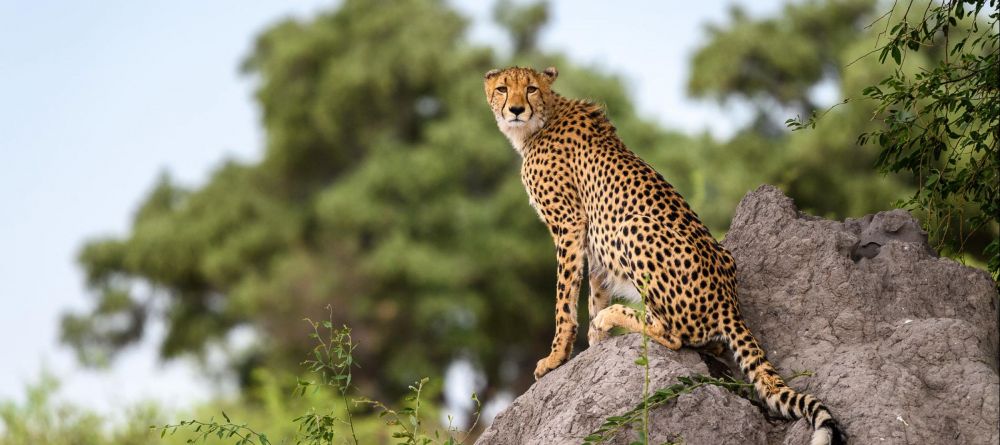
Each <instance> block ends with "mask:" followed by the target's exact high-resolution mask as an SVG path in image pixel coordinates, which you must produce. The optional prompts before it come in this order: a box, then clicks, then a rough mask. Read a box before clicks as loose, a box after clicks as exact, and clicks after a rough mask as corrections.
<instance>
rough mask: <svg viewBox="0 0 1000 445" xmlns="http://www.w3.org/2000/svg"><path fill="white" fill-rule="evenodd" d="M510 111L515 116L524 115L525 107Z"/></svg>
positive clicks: (511, 108) (513, 108)
mask: <svg viewBox="0 0 1000 445" xmlns="http://www.w3.org/2000/svg"><path fill="white" fill-rule="evenodd" d="M508 110H510V112H511V113H514V116H517V115H519V114H521V113H524V107H510V108H508Z"/></svg>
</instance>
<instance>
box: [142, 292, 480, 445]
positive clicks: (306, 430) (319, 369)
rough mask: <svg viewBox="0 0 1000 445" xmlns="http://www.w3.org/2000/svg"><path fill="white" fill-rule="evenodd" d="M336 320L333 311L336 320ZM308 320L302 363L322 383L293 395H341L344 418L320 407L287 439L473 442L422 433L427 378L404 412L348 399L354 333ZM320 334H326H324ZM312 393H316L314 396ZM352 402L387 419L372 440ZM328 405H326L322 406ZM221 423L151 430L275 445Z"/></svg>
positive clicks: (409, 444) (316, 444)
mask: <svg viewBox="0 0 1000 445" xmlns="http://www.w3.org/2000/svg"><path fill="white" fill-rule="evenodd" d="M330 318H331V319H332V311H331V317H330ZM307 321H309V323H310V325H311V326H312V329H313V333H312V334H310V336H311V337H312V338H313V339H314V340H315V341H316V346H315V348H314V349H313V354H312V358H311V359H309V360H306V361H305V362H303V365H304V366H305V368H306V369H307V370H309V371H310V372H311V373H312V374H313V375H314V376H316V377H318V378H319V380H318V381H303V380H301V379H300V380H298V382H297V384H296V387H295V391H294V393H295V394H297V395H299V396H302V397H307V396H308V395H311V394H312V393H314V392H316V391H320V390H322V389H326V390H331V389H332V390H333V391H335V392H336V393H338V394H339V398H340V399H341V401H342V402H343V413H344V415H341V414H339V413H338V412H337V411H336V410H325V411H320V412H317V410H316V409H315V408H310V409H309V410H308V412H306V413H305V414H303V415H300V416H298V417H296V418H294V419H292V423H294V424H296V425H297V427H296V428H295V430H296V432H295V434H294V435H292V436H291V437H285V439H284V440H289V441H290V440H294V442H295V443H296V444H297V445H301V444H307V445H333V444H335V443H353V444H355V445H358V444H360V443H371V442H372V441H374V440H375V439H376V437H378V436H385V435H386V434H389V435H391V437H392V439H395V440H398V442H396V443H397V444H398V445H430V444H441V445H458V444H462V443H465V441H466V440H467V439H468V438H469V433H468V432H466V433H465V434H464V437H463V438H462V439H461V440H458V439H456V438H455V437H454V434H453V433H456V432H457V431H456V430H455V429H454V428H453V427H452V425H448V431H447V432H446V433H444V434H443V435H442V433H440V432H439V431H437V430H435V431H434V432H433V433H432V434H433V436H429V435H427V434H426V433H423V432H421V426H422V425H423V423H424V419H423V417H421V411H420V408H421V395H422V394H423V391H424V386H425V385H426V384H427V382H428V379H427V378H423V379H421V380H420V381H418V382H417V383H416V384H414V385H411V386H410V387H409V389H410V395H408V396H407V397H406V399H405V400H406V402H408V404H407V405H406V406H404V407H403V408H400V409H393V408H390V407H389V406H387V405H385V404H384V403H382V402H379V401H376V400H371V399H367V398H355V399H353V400H349V399H350V397H349V396H348V393H350V392H352V390H353V387H352V386H351V381H352V379H351V376H352V369H353V368H355V367H356V366H357V363H356V362H355V361H354V356H353V352H354V350H355V349H356V347H357V345H355V344H354V342H353V340H352V338H351V329H350V328H348V327H347V326H344V327H342V328H340V329H336V328H334V327H333V323H332V321H329V320H327V321H323V322H313V321H311V320H307ZM321 332H325V334H322V333H321ZM310 389H312V390H313V391H310ZM472 399H473V401H475V402H476V421H478V416H479V399H478V398H477V397H476V395H475V394H473V395H472ZM351 403H353V404H354V405H368V406H371V407H373V408H375V410H376V411H377V413H378V414H377V417H378V418H380V419H383V420H384V424H383V426H382V428H380V429H378V430H376V431H375V432H374V434H372V435H371V436H366V435H361V437H362V439H363V441H362V440H359V438H358V437H359V434H358V431H357V429H356V428H355V420H354V414H353V413H352V408H351ZM320 406H323V405H320ZM221 415H222V419H223V421H222V422H219V421H216V420H215V418H214V417H212V418H210V419H209V420H208V421H201V420H197V419H192V420H182V421H181V422H180V423H178V424H167V425H163V426H161V427H155V426H154V427H152V428H154V429H158V430H159V431H160V438H165V437H166V436H167V434H169V435H170V436H174V435H175V434H177V432H178V430H181V431H185V430H186V431H187V432H188V433H189V436H190V437H189V438H188V439H187V443H209V442H211V441H215V440H218V441H223V442H229V443H233V444H235V445H271V444H272V443H274V442H272V441H271V439H269V438H268V436H267V434H266V433H264V432H262V431H261V430H259V429H255V428H253V427H250V426H248V424H247V423H234V422H233V421H232V420H231V419H230V417H229V415H228V414H226V412H225V410H222V411H221ZM476 423H477V422H473V424H472V427H471V428H470V431H471V429H473V428H475V426H476Z"/></svg>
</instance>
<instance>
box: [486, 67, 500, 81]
mask: <svg viewBox="0 0 1000 445" xmlns="http://www.w3.org/2000/svg"><path fill="white" fill-rule="evenodd" d="M497 74H500V70H498V69H496V68H494V69H491V70H489V71H487V72H486V75H485V76H483V79H489V78H491V77H493V76H496V75H497Z"/></svg>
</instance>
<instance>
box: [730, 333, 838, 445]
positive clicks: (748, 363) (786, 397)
mask: <svg viewBox="0 0 1000 445" xmlns="http://www.w3.org/2000/svg"><path fill="white" fill-rule="evenodd" d="M723 337H724V338H725V340H726V343H728V344H729V349H730V350H731V351H733V354H734V355H735V358H736V363H739V365H740V370H741V371H743V374H744V375H746V376H747V377H748V378H749V379H750V381H751V382H753V385H754V388H755V389H756V390H757V394H758V395H759V396H760V398H761V400H763V401H764V402H765V403H766V404H767V406H768V408H770V409H771V410H772V411H774V412H777V413H781V415H782V416H784V417H788V418H793V419H798V418H802V417H804V418H805V419H806V420H808V421H809V423H810V424H811V425H812V426H813V429H814V431H813V436H812V442H811V445H838V444H845V443H847V436H846V435H844V433H843V432H842V431H841V430H840V425H838V424H837V421H836V420H834V419H833V416H832V415H831V414H830V410H829V409H828V408H827V407H826V406H824V405H823V403H822V402H820V401H819V400H818V399H816V398H815V397H813V396H811V395H808V394H800V393H798V392H796V391H795V390H794V389H792V388H789V387H788V385H786V384H785V381H784V380H782V379H781V377H780V376H779V375H778V373H777V371H775V370H774V366H772V365H771V362H769V361H768V360H767V357H765V356H764V350H763V349H762V348H761V347H760V345H759V344H758V343H757V339H755V338H754V337H753V334H752V333H750V330H749V329H747V327H746V325H745V324H744V323H743V322H742V320H737V321H736V323H735V329H733V330H732V332H729V333H726V334H724V336H723Z"/></svg>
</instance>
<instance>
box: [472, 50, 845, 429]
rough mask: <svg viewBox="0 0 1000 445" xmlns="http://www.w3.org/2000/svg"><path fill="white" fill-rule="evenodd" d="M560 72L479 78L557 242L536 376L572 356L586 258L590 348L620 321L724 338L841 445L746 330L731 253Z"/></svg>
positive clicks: (674, 334)
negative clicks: (544, 348) (548, 335)
mask: <svg viewBox="0 0 1000 445" xmlns="http://www.w3.org/2000/svg"><path fill="white" fill-rule="evenodd" d="M558 75H559V72H558V71H557V70H556V69H555V68H551V67H550V68H547V69H545V70H544V71H542V72H538V71H535V70H533V69H530V68H521V67H512V68H506V69H503V70H498V69H495V70H491V71H489V72H487V73H486V75H485V79H484V83H485V92H486V98H487V100H488V102H489V104H490V107H491V108H492V110H493V114H494V117H495V118H496V122H497V126H498V127H499V128H500V131H501V132H502V133H503V134H504V135H505V136H506V137H507V139H509V140H510V143H511V145H512V146H513V148H514V150H515V151H516V152H517V153H518V154H519V155H520V156H521V158H522V164H521V181H522V182H523V183H524V187H525V189H526V190H527V192H528V201H529V203H530V204H531V206H532V207H534V209H535V211H536V212H537V213H538V216H539V217H540V218H541V220H542V221H543V222H544V223H545V224H546V225H547V226H548V229H549V232H550V234H551V235H552V239H553V241H554V243H555V249H556V260H557V277H556V307H555V313H556V314H555V321H556V331H555V338H554V339H553V340H552V348H551V351H550V353H549V355H548V356H547V357H544V358H542V359H541V360H539V361H538V364H537V366H536V368H535V378H536V379H540V378H541V377H542V376H544V375H545V374H546V373H548V372H549V371H551V370H553V369H555V368H556V367H558V366H560V365H562V364H563V363H565V362H566V361H567V360H568V359H569V356H570V353H571V352H572V347H573V342H574V340H575V338H576V333H577V314H576V308H577V298H578V295H579V293H580V283H581V281H582V279H583V269H584V264H585V263H584V261H586V264H587V267H588V268H589V274H588V279H589V282H590V289H591V293H590V297H589V299H588V304H587V307H588V311H589V317H590V326H589V329H588V332H587V339H588V342H589V344H590V345H594V344H596V343H597V342H599V341H601V340H602V339H604V338H605V337H606V336H607V335H608V331H609V330H610V329H611V328H613V327H615V326H619V327H622V328H625V329H626V330H628V331H632V332H640V331H642V330H643V326H645V330H646V333H647V335H649V336H650V337H651V338H652V339H653V340H655V341H656V342H658V343H660V344H662V345H663V346H666V347H667V348H670V349H671V350H677V349H679V348H680V347H681V346H691V347H704V346H709V345H711V344H722V345H725V346H726V347H728V349H729V350H731V351H732V352H733V355H734V358H735V360H736V362H737V363H738V364H739V367H740V369H741V371H742V372H743V374H744V375H746V376H747V377H748V378H749V379H750V381H752V382H753V385H754V387H755V389H756V391H757V393H758V394H759V395H760V398H761V400H764V401H765V402H766V405H767V406H768V407H769V408H770V409H771V410H773V411H775V412H777V413H780V414H781V415H782V416H785V417H789V418H800V417H805V418H806V420H808V421H809V422H810V424H811V425H812V426H813V428H814V432H813V436H812V444H830V443H834V444H841V443H845V442H846V436H845V435H844V434H843V432H842V431H841V429H840V427H839V425H838V424H837V422H836V420H834V418H833V416H832V415H831V414H830V410H829V409H828V408H827V407H826V406H824V405H823V404H822V403H821V402H820V401H819V400H818V399H816V398H815V397H813V396H810V395H806V394H801V393H798V392H796V391H795V390H794V389H792V388H790V387H788V385H786V384H785V382H784V381H783V380H782V378H781V377H780V376H779V375H778V373H777V372H776V371H775V369H774V366H772V365H771V363H770V362H769V361H768V359H767V357H766V356H765V353H764V350H763V349H762V348H761V346H760V343H758V342H757V340H756V339H755V338H754V336H753V334H752V333H751V332H750V330H749V328H748V327H747V325H746V323H745V322H744V320H743V317H742V316H741V315H740V306H739V302H738V300H737V298H736V263H735V262H734V261H733V257H732V255H731V254H730V253H729V252H728V251H727V250H726V249H725V248H724V247H722V246H721V245H720V244H719V243H718V241H716V240H715V238H713V237H712V235H711V234H710V233H709V231H708V229H707V228H706V227H705V226H704V225H703V224H702V223H701V221H700V220H699V219H698V216H697V215H696V214H695V212H694V211H692V210H691V208H690V206H689V205H688V204H687V202H685V200H684V198H682V197H681V195H680V194H679V193H678V192H677V191H676V190H675V189H674V187H673V186H672V185H671V184H670V183H668V182H667V181H666V180H664V179H663V176H661V175H660V174H659V173H657V172H656V171H655V170H654V169H653V168H652V167H650V166H649V164H647V163H646V162H644V161H643V160H642V159H640V158H639V157H638V156H636V155H635V154H634V153H632V152H631V151H629V149H628V148H626V147H625V144H623V143H622V141H621V140H620V139H619V138H618V135H617V133H616V129H615V127H614V125H612V124H611V122H610V121H609V120H608V119H607V117H606V115H605V112H604V109H603V107H601V106H599V105H597V104H594V103H592V102H588V101H584V100H575V99H569V98H566V97H563V96H560V95H559V94H558V93H556V92H555V91H553V90H552V84H553V82H555V80H556V78H557V77H558ZM638 289H643V290H644V293H645V298H644V299H643V297H642V296H641V294H640V292H639V290H638ZM612 296H618V297H623V298H626V299H631V300H633V301H637V302H638V301H643V300H644V303H645V306H646V311H645V312H646V317H645V323H642V322H640V319H639V317H640V315H639V312H638V311H636V310H634V309H632V308H631V307H629V306H625V305H622V304H611V305H609V303H610V298H611V297H612Z"/></svg>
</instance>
